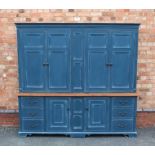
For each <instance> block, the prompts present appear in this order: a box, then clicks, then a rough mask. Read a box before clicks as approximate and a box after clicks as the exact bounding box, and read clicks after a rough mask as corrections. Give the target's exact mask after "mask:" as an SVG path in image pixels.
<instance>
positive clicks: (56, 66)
mask: <svg viewBox="0 0 155 155" xmlns="http://www.w3.org/2000/svg"><path fill="white" fill-rule="evenodd" d="M16 26H17V39H18V62H19V113H20V131H19V133H20V135H25V136H26V135H31V134H37V133H38V134H65V135H71V136H73V137H81V136H85V135H91V134H127V135H131V136H132V135H136V106H137V93H136V72H137V49H138V28H139V24H99V23H96V24H95V23H94V24H88V23H85V24H69V23H66V24H62V23H61V24H59V23H31V24H30V23H17V24H16Z"/></svg>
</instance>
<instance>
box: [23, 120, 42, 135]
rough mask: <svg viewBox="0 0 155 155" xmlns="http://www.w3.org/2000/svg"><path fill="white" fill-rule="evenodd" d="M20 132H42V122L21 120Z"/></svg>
mask: <svg viewBox="0 0 155 155" xmlns="http://www.w3.org/2000/svg"><path fill="white" fill-rule="evenodd" d="M22 131H34V132H41V131H44V121H43V120H28V119H23V120H22Z"/></svg>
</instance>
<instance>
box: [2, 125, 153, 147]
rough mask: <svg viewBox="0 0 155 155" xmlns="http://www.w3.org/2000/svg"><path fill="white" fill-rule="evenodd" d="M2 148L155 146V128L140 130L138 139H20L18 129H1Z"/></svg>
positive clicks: (63, 137) (35, 137)
mask: <svg viewBox="0 0 155 155" xmlns="http://www.w3.org/2000/svg"><path fill="white" fill-rule="evenodd" d="M0 145H1V146H10V145H13V146H31V145H32V146H33V145H34V146H93V145H94V146H135V145H140V146H155V128H145V129H138V136H137V138H129V137H127V136H105V135H100V136H99V135H98V136H89V137H86V138H70V137H66V136H63V135H62V136H60V135H59V136H58V135H50V136H49V135H33V136H31V137H25V138H23V137H19V136H18V129H17V128H3V127H0Z"/></svg>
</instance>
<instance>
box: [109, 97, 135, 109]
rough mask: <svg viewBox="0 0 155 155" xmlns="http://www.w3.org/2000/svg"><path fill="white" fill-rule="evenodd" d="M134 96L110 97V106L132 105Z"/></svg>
mask: <svg viewBox="0 0 155 155" xmlns="http://www.w3.org/2000/svg"><path fill="white" fill-rule="evenodd" d="M135 103H136V97H112V107H134V105H135Z"/></svg>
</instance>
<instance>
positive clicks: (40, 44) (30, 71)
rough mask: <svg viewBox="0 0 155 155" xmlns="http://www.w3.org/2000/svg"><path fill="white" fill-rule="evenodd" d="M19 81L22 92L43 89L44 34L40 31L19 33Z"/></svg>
mask: <svg viewBox="0 0 155 155" xmlns="http://www.w3.org/2000/svg"><path fill="white" fill-rule="evenodd" d="M20 42H21V48H20V50H19V57H20V59H19V63H20V66H21V67H20V79H21V82H22V83H21V87H22V88H20V89H22V90H23V91H25V90H26V91H27V90H30V91H42V90H44V89H45V83H44V81H45V79H44V76H45V72H44V67H43V63H44V53H45V49H44V48H45V34H44V32H43V31H41V30H37V29H35V30H34V29H33V30H23V31H22V32H21V33H20Z"/></svg>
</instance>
